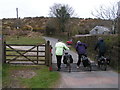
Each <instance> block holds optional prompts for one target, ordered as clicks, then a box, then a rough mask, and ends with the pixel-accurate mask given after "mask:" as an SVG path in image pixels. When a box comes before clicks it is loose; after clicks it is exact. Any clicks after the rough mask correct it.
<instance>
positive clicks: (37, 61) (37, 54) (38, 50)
mask: <svg viewBox="0 0 120 90" xmlns="http://www.w3.org/2000/svg"><path fill="white" fill-rule="evenodd" d="M38 47H39V45H37V64H38V58H39V57H38V56H39V48H38Z"/></svg>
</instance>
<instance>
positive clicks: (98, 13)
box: [91, 3, 118, 33]
mask: <svg viewBox="0 0 120 90" xmlns="http://www.w3.org/2000/svg"><path fill="white" fill-rule="evenodd" d="M117 6H118V5H117V3H116V4H114V5H113V4H111V6H109V7H106V6H103V5H101V6H100V7H99V9H95V11H94V12H93V11H92V12H91V14H92V15H93V16H95V17H97V18H100V19H107V20H111V21H112V29H113V30H112V33H116V27H115V26H116V18H117V10H118V7H117Z"/></svg>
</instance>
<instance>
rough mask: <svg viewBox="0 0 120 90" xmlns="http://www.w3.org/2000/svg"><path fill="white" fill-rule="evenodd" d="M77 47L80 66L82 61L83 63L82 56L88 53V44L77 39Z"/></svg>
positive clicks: (78, 64)
mask: <svg viewBox="0 0 120 90" xmlns="http://www.w3.org/2000/svg"><path fill="white" fill-rule="evenodd" d="M75 48H76V51H77V53H78V61H77V68H79V66H80V63H81V56H82V55H86V53H87V52H86V49H87V45H86V44H85V43H82V42H80V41H77V44H76V46H75Z"/></svg>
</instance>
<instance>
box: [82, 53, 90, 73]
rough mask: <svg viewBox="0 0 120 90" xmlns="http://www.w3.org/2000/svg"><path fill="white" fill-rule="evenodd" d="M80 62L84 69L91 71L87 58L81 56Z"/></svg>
mask: <svg viewBox="0 0 120 90" xmlns="http://www.w3.org/2000/svg"><path fill="white" fill-rule="evenodd" d="M81 60H82V63H83V66H84V67H88V68H89V71H92V66H91V62H90V60H89V59H88V57H87V56H86V55H82V56H81Z"/></svg>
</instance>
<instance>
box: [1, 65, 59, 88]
mask: <svg viewBox="0 0 120 90" xmlns="http://www.w3.org/2000/svg"><path fill="white" fill-rule="evenodd" d="M36 68H37V69H36ZM14 70H17V71H19V70H33V71H34V72H35V73H36V75H35V76H33V77H32V78H21V77H17V76H16V77H17V79H13V78H11V76H12V75H13V73H11V72H13V71H14ZM3 76H4V77H3V88H5V87H8V88H9V87H10V85H11V83H14V80H17V81H18V82H19V84H21V85H20V86H24V87H26V88H50V87H52V86H53V85H55V83H56V82H57V81H58V79H59V77H60V76H59V73H58V72H50V71H49V70H48V67H47V66H42V65H39V66H15V65H14V66H13V65H9V64H4V65H3ZM18 88H19V87H18ZM20 88H22V87H20Z"/></svg>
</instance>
